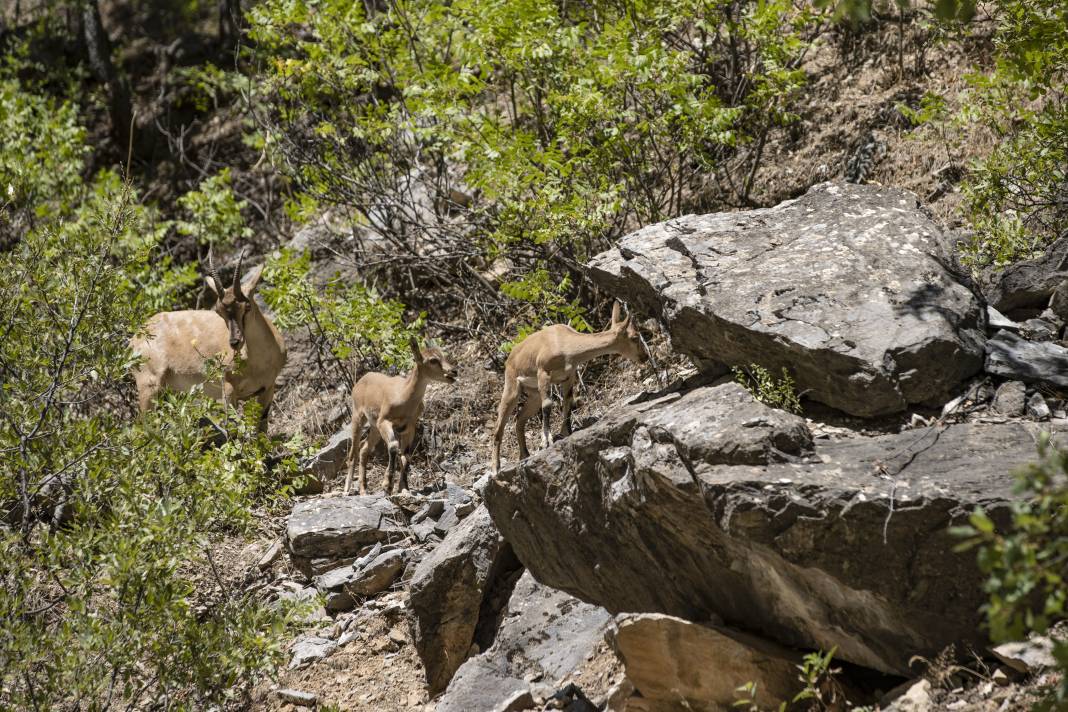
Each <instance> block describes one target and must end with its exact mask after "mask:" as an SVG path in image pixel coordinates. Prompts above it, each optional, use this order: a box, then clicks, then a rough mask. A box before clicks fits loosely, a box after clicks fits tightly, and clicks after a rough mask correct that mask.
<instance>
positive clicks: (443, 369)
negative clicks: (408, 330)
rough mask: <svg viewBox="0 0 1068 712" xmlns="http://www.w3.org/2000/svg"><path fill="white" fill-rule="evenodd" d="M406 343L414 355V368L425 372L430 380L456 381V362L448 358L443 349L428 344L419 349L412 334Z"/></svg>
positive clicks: (457, 371) (457, 370)
mask: <svg viewBox="0 0 1068 712" xmlns="http://www.w3.org/2000/svg"><path fill="white" fill-rule="evenodd" d="M408 345H409V346H411V349H412V356H414V357H415V366H416V368H418V369H419V370H420V371H422V372H423V373H425V374H426V376H427V378H429V379H430V380H431V381H442V382H444V383H456V376H457V374H458V373H459V369H458V368H456V364H454V363H453V362H452V361H450V360H449V357H448V356H446V355H445V352H444V351H442V350H441V349H439V348H438V347H437V346H429V345H428V346H427V347H426V348H425V349H420V348H419V342H418V341H416V340H415V337H414V336H413V337H412V339H411V341H409V342H408Z"/></svg>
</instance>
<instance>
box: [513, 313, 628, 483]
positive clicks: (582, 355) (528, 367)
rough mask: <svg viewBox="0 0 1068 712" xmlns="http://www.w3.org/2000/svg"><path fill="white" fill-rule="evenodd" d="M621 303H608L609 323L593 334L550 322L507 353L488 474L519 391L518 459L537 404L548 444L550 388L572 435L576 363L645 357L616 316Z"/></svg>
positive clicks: (524, 448) (566, 430)
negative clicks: (555, 387)
mask: <svg viewBox="0 0 1068 712" xmlns="http://www.w3.org/2000/svg"><path fill="white" fill-rule="evenodd" d="M619 317H620V305H619V302H616V303H615V304H614V305H613V306H612V325H611V326H609V327H608V329H606V330H605V331H602V332H599V333H596V334H581V333H579V332H577V331H575V330H574V329H572V328H571V327H570V326H567V325H566V324H554V325H553V326H547V327H545V328H544V329H542V330H541V331H538V332H536V333H534V334H531V335H530V336H528V337H527V338H525V339H523V341H521V342H520V343H519V345H518V346H516V347H515V348H514V349H512V352H511V353H510V354H508V360H507V361H506V362H505V364H504V393H503V394H502V395H501V404H500V406H499V407H498V408H497V425H496V427H495V428H494V430H493V474H494V475H496V474H497V472H499V471H500V468H501V440H502V439H503V438H504V428H505V422H506V421H507V420H508V417H509V416H510V415H511V414H512V412H513V411H514V410H515V406H516V403H517V402H518V401H519V395H520V392H522V393H523V394H524V395H525V396H526V400H525V402H524V403H523V407H522V408H520V409H519V412H518V413H516V416H515V436H516V440H517V441H518V442H519V459H521V460H522V459H524V458H526V457H528V456H529V455H530V453H529V452H528V450H527V438H526V433H525V432H524V428H525V426H526V423H527V421H528V420H529V419H530V418H531V417H532V416H533V415H534V413H536V412H537V411H538V408H541V417H542V420H541V443H542V447H548V446H549V443H550V437H549V417H550V413H551V410H552V404H551V402H550V397H549V390H550V388H551V387H552V385H553V384H558V385H559V386H560V391H561V395H562V397H563V398H562V400H563V433H564V435H570V434H571V402H572V396H573V393H574V388H575V383H576V382H577V380H578V367H579V366H581V365H582V364H584V363H586V362H587V361H589V360H591V359H594V358H597V357H598V356H603V355H606V354H620V355H621V356H624V357H626V358H627V359H629V360H630V361H633V362H634V363H642V362H644V361H645V360H646V358H648V357H647V355H646V353H645V349H644V348H643V346H642V341H641V335H640V334H639V333H638V329H637V328H636V327H635V326H634V324H633V322H632V318H631V316H630V315H627V318H626V319H623V320H620V318H619Z"/></svg>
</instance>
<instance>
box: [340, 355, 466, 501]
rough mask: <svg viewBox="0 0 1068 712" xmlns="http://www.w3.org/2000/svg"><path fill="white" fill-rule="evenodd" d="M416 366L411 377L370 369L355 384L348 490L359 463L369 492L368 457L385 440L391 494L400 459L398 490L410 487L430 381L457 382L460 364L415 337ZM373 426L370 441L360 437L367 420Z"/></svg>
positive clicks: (363, 489)
mask: <svg viewBox="0 0 1068 712" xmlns="http://www.w3.org/2000/svg"><path fill="white" fill-rule="evenodd" d="M410 346H411V349H412V355H413V356H414V357H415V368H413V369H412V370H411V372H410V373H408V375H406V376H387V375H386V374H384V373H374V372H372V373H368V374H365V375H364V376H363V377H362V378H361V379H360V380H359V381H357V382H356V385H355V386H353V388H352V443H351V445H350V446H349V455H348V459H349V469H348V474H347V475H346V476H345V490H344V492H345V494H346V495H347V494H348V493H349V490H350V489H351V487H352V473H353V470H354V469H356V466H357V461H358V463H359V485H360V494H361V495H363V494H367V460H368V459H369V458H370V456H371V453H372V452H373V451H374V449H375V447H377V446H378V443H379V442H380V441H384V442H385V443H386V447H387V448H388V451H389V465H388V467H387V470H386V483H385V484H386V494H392V490H393V473H394V471H395V470H396V467H397V459H398V458H399V459H400V481H399V482H398V490H399V491H401V492H404V491H407V489H408V448H410V447H411V445H412V441H413V440H415V432H416V429H417V428H418V427H419V418H420V417H421V416H422V414H423V395H424V394H425V393H426V386H427V384H428V383H429V382H430V381H442V382H444V383H455V382H456V366H454V365H453V364H452V362H450V361H449V359H448V357H446V356H445V354H444V353H443V352H442V351H441V350H440V349H437V348H433V347H431V348H427V349H423V350H420V349H419V345H418V344H417V343H416V342H415V339H412V341H411V344H410ZM364 422H367V423H368V424H369V425H370V427H369V428H368V431H367V440H366V441H364V442H361V436H362V434H363V424H364Z"/></svg>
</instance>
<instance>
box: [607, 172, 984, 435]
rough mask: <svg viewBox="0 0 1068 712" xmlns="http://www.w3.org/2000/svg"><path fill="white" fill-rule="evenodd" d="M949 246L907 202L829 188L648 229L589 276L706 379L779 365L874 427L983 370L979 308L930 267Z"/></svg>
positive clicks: (877, 191)
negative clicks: (661, 328)
mask: <svg viewBox="0 0 1068 712" xmlns="http://www.w3.org/2000/svg"><path fill="white" fill-rule="evenodd" d="M941 239H942V235H941V232H940V230H939V228H938V226H937V225H936V224H935V223H934V222H932V221H931V219H930V218H929V217H928V215H927V213H926V212H925V211H923V210H922V209H921V208H920V206H919V205H918V203H917V199H916V197H915V196H914V195H913V194H911V193H908V192H905V191H901V190H896V189H889V188H880V187H875V186H862V185H853V184H839V183H823V184H820V185H817V186H815V187H813V188H812V189H811V190H809V192H808V193H806V194H805V195H804V196H802V197H800V198H798V199H797V200H793V201H788V202H785V203H782V204H780V205H778V206H776V207H774V208H769V209H762V210H750V211H747V212H740V213H717V214H712V215H686V216H683V217H680V218H677V219H674V220H669V221H667V222H664V223H659V224H657V225H651V226H648V227H645V228H642V229H641V230H639V231H637V232H634V233H632V234H630V235H628V236H626V237H624V238H623V239H622V240H621V241H620V243H619V245H618V247H616V248H614V249H612V250H609V251H608V252H604V253H602V254H600V255H598V256H597V257H595V258H594V259H593V260H592V261H591V263H590V265H589V267H590V276H591V278H592V279H593V281H594V282H596V283H597V284H599V285H600V286H602V287H604V288H605V289H606V290H607V291H608V292H610V293H611V294H613V295H615V296H616V297H618V298H620V299H623V300H627V301H629V302H631V303H632V304H636V306H639V307H640V308H641V309H643V310H644V311H646V312H648V313H651V314H655V315H656V316H657V317H658V318H660V319H661V321H662V322H663V323H664V324H666V325H667V329H668V333H669V335H670V336H671V342H672V345H673V346H674V348H675V349H676V350H677V351H680V352H682V353H684V354H686V355H688V356H690V357H691V358H692V359H693V360H694V361H695V362H696V363H697V364H698V366H700V367H702V368H704V369H705V370H715V369H717V368H722V364H726V365H729V366H742V365H749V364H752V363H757V364H760V365H762V366H764V367H767V368H770V369H772V370H773V371H774V372H776V373H778V371H779V369H781V368H784V367H785V368H787V369H788V370H789V371H790V372H791V373H792V374H793V376H794V378H795V380H796V381H797V389H798V391H803V392H805V394H806V395H807V397H809V398H812V399H814V400H817V401H820V402H822V403H826V404H827V405H830V406H832V407H834V408H838V409H840V410H843V411H845V412H847V413H850V414H852V415H858V416H864V417H867V416H878V415H884V414H889V413H895V412H899V411H902V410H904V409H905V408H906V407H907V406H908V405H909V404H911V403H928V404H932V405H933V404H936V403H937V404H940V403H941V402H943V401H944V400H946V399H948V397H949V395H950V393H951V391H953V389H954V388H955V386H957V385H958V384H960V383H961V382H962V381H964V380H965V379H966V378H968V377H969V376H971V375H972V374H974V373H976V372H977V371H979V370H980V369H981V368H982V363H983V340H984V338H985V334H984V330H983V328H982V324H983V322H984V321H985V315H984V310H983V307H982V306H981V305H980V303H979V301H978V300H977V299H976V297H975V295H973V294H972V293H971V292H970V291H969V290H968V289H966V288H965V287H964V286H962V285H961V284H959V283H958V282H957V281H956V280H955V279H954V277H953V276H952V273H951V272H950V271H949V270H947V269H946V268H945V267H944V266H943V265H942V263H941V262H940V261H939V260H938V259H936V258H935V256H934V255H936V254H939V250H940V241H941Z"/></svg>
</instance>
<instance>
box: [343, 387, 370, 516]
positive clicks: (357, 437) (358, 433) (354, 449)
mask: <svg viewBox="0 0 1068 712" xmlns="http://www.w3.org/2000/svg"><path fill="white" fill-rule="evenodd" d="M362 435H363V411H361V410H359V409H357V408H353V410H352V431H351V435H350V437H349V454H348V458H347V459H348V461H349V468H348V472H347V473H346V474H345V489H344V490H342V494H344V495H345V496H346V497H348V496H349V491H350V490H351V489H352V472H353V470H355V469H356V460H357V459H360V460H362V459H363V443H362V442H360V441H361V440H362V439H363V438H362ZM360 464H361V467H360V494H364V492H363V490H364V489H366V487H365V486H364V481H363V467H362V465H363V463H362V462H361V463H360Z"/></svg>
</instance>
